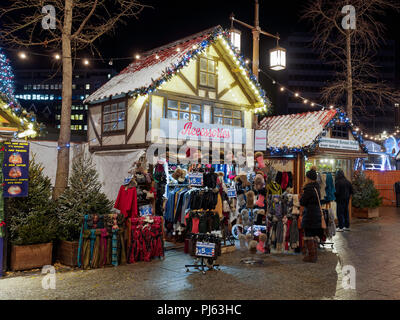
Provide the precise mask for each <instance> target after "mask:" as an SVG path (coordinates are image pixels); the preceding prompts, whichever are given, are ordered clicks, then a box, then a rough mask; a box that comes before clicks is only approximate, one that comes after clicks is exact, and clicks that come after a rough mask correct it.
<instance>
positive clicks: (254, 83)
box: [7, 31, 400, 149]
mask: <svg viewBox="0 0 400 320" xmlns="http://www.w3.org/2000/svg"><path fill="white" fill-rule="evenodd" d="M217 37H218V38H220V39H221V40H222V42H223V44H224V46H225V47H226V49H228V50H229V49H230V50H229V52H230V54H231V55H232V59H233V60H234V62H235V63H236V64H237V66H238V69H239V71H240V72H241V73H242V74H243V75H244V76H247V80H248V83H249V86H250V87H251V88H252V89H253V90H254V92H255V94H256V96H257V97H258V98H259V100H260V101H263V102H260V104H261V105H260V106H259V107H258V108H256V109H255V113H257V114H260V115H265V116H267V115H268V111H269V110H268V108H267V106H268V107H269V106H270V105H271V103H270V101H269V100H268V98H266V96H265V91H264V90H263V89H262V88H261V87H260V86H259V83H258V79H257V78H256V77H255V76H254V75H253V74H252V72H251V70H250V69H249V68H248V65H249V64H250V59H245V58H244V56H243V55H242V54H241V53H239V52H238V51H237V50H236V48H235V47H234V46H233V44H232V43H231V42H230V40H229V37H228V36H227V34H226V32H220V31H219V32H218V33H216V34H215V35H213V36H212V37H210V39H211V40H210V39H209V41H207V42H206V43H204V44H203V43H202V45H200V46H199V47H196V48H195V47H193V49H192V50H191V52H190V53H188V54H186V55H185V57H184V58H183V62H182V63H180V64H179V65H177V66H175V70H168V71H167V73H166V77H165V78H163V79H162V80H160V81H158V82H156V83H155V84H154V86H152V87H151V88H150V89H148V90H147V91H146V92H138V93H137V94H140V95H142V94H147V93H151V92H153V91H154V90H156V89H157V88H158V87H159V86H160V85H162V83H164V82H166V81H168V80H169V79H170V77H171V75H173V74H174V73H176V72H179V71H180V69H181V68H182V67H184V66H186V65H187V64H188V62H189V60H190V59H191V58H192V57H195V56H197V54H199V53H201V52H203V51H204V49H205V47H206V46H207V45H208V43H209V42H212V41H215V38H217ZM179 49H180V48H179V47H178V49H177V50H179ZM7 50H10V51H15V52H17V54H18V57H19V58H20V59H22V60H27V59H29V56H41V57H47V58H51V59H54V60H55V61H60V60H61V59H62V56H61V54H60V53H53V54H43V53H37V52H32V51H30V52H29V53H27V52H26V51H21V50H17V49H7ZM71 58H72V57H71ZM141 58H142V57H141V55H140V54H139V53H136V54H135V55H134V57H132V56H130V57H112V58H85V57H73V58H72V59H74V60H77V61H81V62H82V64H83V65H84V66H90V62H91V61H101V62H103V63H104V62H106V61H108V64H109V65H110V66H112V65H113V62H114V61H120V60H129V61H132V60H133V59H136V60H140V59H141ZM155 58H156V59H159V57H158V55H157V54H155ZM259 71H260V72H261V73H262V74H264V75H265V76H266V77H268V78H269V79H270V80H271V81H272V83H273V84H274V85H277V87H278V88H279V89H277V90H278V92H279V93H282V94H289V95H291V96H292V97H294V98H297V99H299V101H302V103H303V104H305V105H309V106H311V107H313V108H322V110H325V109H328V108H329V109H338V108H340V107H338V106H334V105H329V106H324V105H322V104H319V103H317V102H315V101H313V100H311V99H308V98H307V97H305V96H303V95H302V94H301V92H298V91H293V90H291V89H290V88H287V87H286V86H285V85H283V84H281V83H279V82H278V81H277V80H276V79H274V78H273V77H271V76H270V75H269V74H268V73H267V72H265V71H264V70H262V69H259ZM120 121H122V119H118V121H117V122H116V123H115V125H114V128H113V129H115V127H116V126H117V125H118V123H119V122H120ZM349 122H350V124H351V126H353V127H354V130H355V131H356V132H357V134H358V135H361V136H362V137H363V138H364V139H369V140H373V141H382V140H385V139H386V138H388V137H390V136H396V135H398V134H399V133H400V130H394V131H393V133H388V132H387V131H383V132H382V133H381V134H378V135H377V134H370V133H368V132H367V130H366V129H360V128H359V126H355V125H354V123H353V122H352V121H349ZM95 140H97V138H94V139H92V140H90V141H89V142H93V141H95ZM103 143H104V141H103ZM37 144H40V143H37ZM44 146H46V145H44ZM76 146H79V145H76ZM46 147H54V146H46ZM62 147H66V148H69V147H71V145H70V143H67V144H65V145H64V146H57V147H56V148H57V149H60V148H62Z"/></svg>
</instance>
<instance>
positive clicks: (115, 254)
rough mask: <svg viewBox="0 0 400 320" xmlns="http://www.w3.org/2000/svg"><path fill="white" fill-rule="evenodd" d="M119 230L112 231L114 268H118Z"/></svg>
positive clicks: (112, 261)
mask: <svg viewBox="0 0 400 320" xmlns="http://www.w3.org/2000/svg"><path fill="white" fill-rule="evenodd" d="M117 233H118V230H117V229H113V231H112V254H111V255H112V258H111V263H112V265H113V266H114V267H116V266H118V237H117Z"/></svg>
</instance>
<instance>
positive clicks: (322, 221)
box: [314, 188, 326, 229]
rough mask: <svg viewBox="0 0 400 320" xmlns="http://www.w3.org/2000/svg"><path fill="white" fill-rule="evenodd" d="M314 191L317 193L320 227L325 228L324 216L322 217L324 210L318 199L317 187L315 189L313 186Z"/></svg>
mask: <svg viewBox="0 0 400 320" xmlns="http://www.w3.org/2000/svg"><path fill="white" fill-rule="evenodd" d="M314 191H315V193H316V194H317V198H318V205H319V211H320V212H321V228H322V229H326V222H325V218H324V211H323V210H322V207H321V202H320V201H319V195H318V191H317V189H315V188H314Z"/></svg>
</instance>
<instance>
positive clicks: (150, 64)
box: [86, 26, 270, 181]
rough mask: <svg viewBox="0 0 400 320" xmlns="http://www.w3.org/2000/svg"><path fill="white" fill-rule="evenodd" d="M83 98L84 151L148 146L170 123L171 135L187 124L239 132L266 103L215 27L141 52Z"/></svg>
mask: <svg viewBox="0 0 400 320" xmlns="http://www.w3.org/2000/svg"><path fill="white" fill-rule="evenodd" d="M86 103H89V104H90V106H89V123H88V140H89V150H90V152H92V153H96V154H99V153H102V152H103V153H104V152H107V154H109V155H111V156H112V154H113V153H115V154H117V153H118V152H121V151H122V150H125V151H134V150H139V149H141V150H146V149H147V148H148V147H149V146H150V144H151V143H153V142H156V141H158V139H159V136H160V133H159V131H158V129H161V130H163V132H164V134H165V138H167V139H168V138H174V137H173V136H171V130H169V128H171V127H172V128H174V127H175V126H176V128H177V129H178V131H175V135H176V134H177V133H176V132H181V129H184V128H186V127H187V126H188V125H189V123H190V126H191V127H192V128H196V130H198V131H199V132H202V130H203V129H204V131H207V130H208V131H210V130H217V131H218V130H231V131H233V130H236V129H241V130H243V132H245V130H244V129H246V128H248V129H251V128H252V127H253V118H254V111H255V109H257V108H265V109H266V108H267V107H269V104H270V103H269V100H268V99H267V98H266V97H265V94H264V91H263V90H262V89H261V87H260V85H259V84H258V83H257V81H256V79H255V77H254V76H252V74H251V71H250V70H249V69H248V68H247V67H246V64H245V63H244V61H243V59H242V58H241V57H239V55H238V54H237V53H236V52H235V51H234V50H233V47H232V45H231V43H230V41H229V37H228V36H227V34H226V32H225V31H224V30H222V28H221V27H219V26H218V27H215V28H212V29H209V30H206V31H204V32H201V33H198V34H195V35H193V36H190V37H187V38H185V39H182V40H179V41H176V42H174V43H171V44H168V45H166V46H164V47H161V48H158V49H154V50H152V51H149V52H147V53H145V54H143V55H142V56H141V58H140V59H137V60H136V61H135V62H133V63H131V64H130V65H129V66H128V67H127V68H126V69H124V70H123V71H122V72H121V73H120V74H118V75H117V76H115V77H114V78H112V79H111V80H110V81H108V82H107V83H106V84H105V85H103V86H102V87H101V88H99V89H98V90H97V91H96V92H94V93H93V94H92V95H91V96H89V97H88V98H87V99H86ZM185 126H186V127H185ZM172 135H174V134H173V133H172ZM178 138H181V139H182V140H183V142H184V140H185V139H187V140H189V139H190V137H184V136H180V137H178ZM203 138H204V139H203ZM201 141H202V142H213V141H214V140H213V139H211V138H208V139H207V138H206V137H202V139H201ZM221 142H224V141H223V139H222V141H221ZM246 143H247V144H249V143H251V145H252V144H253V141H252V139H250V138H247V139H245V140H244V141H242V147H244V146H245V145H246ZM125 175H126V172H122V173H121V174H120V177H119V179H120V181H122V180H123V177H124V176H125Z"/></svg>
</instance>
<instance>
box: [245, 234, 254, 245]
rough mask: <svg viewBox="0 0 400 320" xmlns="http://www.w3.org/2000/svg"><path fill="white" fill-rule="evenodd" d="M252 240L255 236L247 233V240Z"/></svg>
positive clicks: (248, 241)
mask: <svg viewBox="0 0 400 320" xmlns="http://www.w3.org/2000/svg"><path fill="white" fill-rule="evenodd" d="M252 240H253V236H252V235H251V234H250V233H248V234H246V242H247V243H250V241H252Z"/></svg>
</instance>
